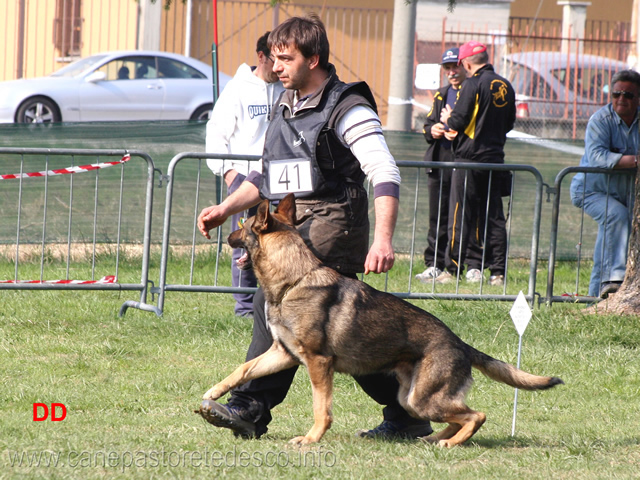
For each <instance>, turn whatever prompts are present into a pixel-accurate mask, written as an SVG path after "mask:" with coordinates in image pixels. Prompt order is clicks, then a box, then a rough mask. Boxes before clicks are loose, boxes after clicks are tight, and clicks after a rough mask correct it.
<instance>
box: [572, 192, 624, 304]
mask: <svg viewBox="0 0 640 480" xmlns="http://www.w3.org/2000/svg"><path fill="white" fill-rule="evenodd" d="M584 211H585V212H587V214H588V215H589V216H590V217H591V218H593V219H594V220H595V221H596V222H598V235H597V237H596V244H595V247H594V251H593V270H592V271H591V281H590V282H589V295H590V296H592V297H599V296H600V286H601V284H602V283H604V282H621V281H623V280H624V274H625V269H626V265H627V251H628V248H629V236H630V234H631V212H632V211H633V207H630V208H629V207H626V206H625V205H623V204H622V203H620V202H619V201H618V200H616V199H615V198H613V197H609V198H607V195H605V194H601V193H591V194H588V195H586V196H585V198H584Z"/></svg>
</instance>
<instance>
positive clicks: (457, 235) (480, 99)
mask: <svg viewBox="0 0 640 480" xmlns="http://www.w3.org/2000/svg"><path fill="white" fill-rule="evenodd" d="M458 63H459V64H460V65H462V66H463V67H464V69H465V71H466V72H467V79H466V80H465V82H464V83H463V85H462V88H461V89H460V93H459V95H458V101H457V102H456V104H455V107H454V108H453V109H452V108H451V107H450V106H449V105H447V106H445V108H443V110H442V114H441V116H440V121H441V122H442V123H444V124H447V125H448V126H449V128H450V129H451V130H454V131H456V132H458V133H457V135H456V136H455V138H454V140H453V152H454V161H457V162H478V163H504V144H505V142H506V139H507V133H508V132H509V131H510V130H511V129H512V128H513V126H514V124H515V120H516V96H515V92H514V90H513V87H512V86H511V84H510V83H509V81H508V80H507V79H505V78H503V77H501V76H500V75H498V74H497V73H496V72H495V70H494V69H493V66H492V65H491V64H490V63H489V55H488V54H487V47H486V46H485V45H484V44H482V43H480V42H476V41H471V42H467V43H465V44H464V45H462V46H461V47H460V50H459V53H458ZM505 177H507V175H502V174H499V172H493V174H492V173H491V172H490V171H488V170H461V169H456V170H454V171H453V174H452V179H451V194H450V204H449V212H450V214H449V226H448V230H449V232H448V233H449V241H448V244H447V252H446V263H447V270H448V271H452V270H455V269H461V268H462V265H463V264H464V262H465V254H466V251H467V246H468V244H469V238H470V236H471V235H473V234H475V227H474V226H476V225H478V224H480V225H483V224H484V222H485V221H486V231H487V237H486V243H485V245H484V248H485V259H486V262H485V264H486V265H487V266H488V267H489V269H490V270H491V277H490V279H489V284H490V285H503V284H504V274H505V268H506V256H507V232H506V228H505V223H506V221H505V216H504V209H503V205H502V195H503V192H504V189H503V188H502V187H503V186H504V185H502V183H507V185H506V186H507V187H510V175H509V176H508V178H509V179H508V180H506V179H505ZM490 178H491V182H490V181H489V180H490ZM490 183H491V188H489V184H490ZM465 184H466V185H465ZM487 205H488V207H487ZM487 208H488V210H487ZM485 212H486V214H485ZM485 215H486V218H484V217H485ZM481 238H482V233H481Z"/></svg>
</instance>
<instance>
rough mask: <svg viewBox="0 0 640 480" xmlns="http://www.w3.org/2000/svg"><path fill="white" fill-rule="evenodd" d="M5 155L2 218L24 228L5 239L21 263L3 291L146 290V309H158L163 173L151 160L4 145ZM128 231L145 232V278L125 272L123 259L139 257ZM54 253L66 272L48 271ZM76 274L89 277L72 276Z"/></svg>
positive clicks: (141, 243) (0, 283)
mask: <svg viewBox="0 0 640 480" xmlns="http://www.w3.org/2000/svg"><path fill="white" fill-rule="evenodd" d="M0 155H2V156H3V158H2V159H1V160H0V166H1V167H2V169H3V170H4V169H9V168H10V169H12V170H11V171H9V170H7V171H6V172H5V171H2V172H0V173H2V175H0V202H1V203H2V212H1V213H0V219H2V222H3V223H4V222H10V223H11V224H15V225H16V230H15V237H13V238H0V243H3V244H5V245H10V248H7V249H5V251H4V256H5V257H6V258H8V259H11V260H12V261H13V263H14V275H13V278H10V279H1V280H0V289H2V290H116V291H122V290H126V291H139V292H140V301H139V302H138V306H139V308H143V309H147V310H152V311H153V309H154V308H155V307H153V306H150V305H147V303H146V301H147V293H148V285H149V249H150V232H151V213H152V205H153V182H154V175H155V172H156V169H155V167H154V163H153V160H152V159H151V157H150V156H149V155H147V154H146V153H144V152H140V151H135V150H131V151H127V150H95V149H91V150H86V149H45V148H0ZM114 157H115V159H116V160H115V161H114ZM140 160H141V161H142V162H140ZM114 192H117V193H114ZM89 199H91V200H92V202H89V201H88V200H89ZM5 224H7V223H5ZM125 229H127V238H131V237H132V235H131V234H129V233H128V232H129V231H131V232H137V233H138V236H137V237H136V238H137V239H138V240H137V243H138V245H137V247H138V248H137V249H136V252H135V256H136V257H139V258H140V262H141V267H140V281H139V282H134V281H131V282H122V281H121V279H120V278H119V277H118V274H119V265H120V262H121V261H122V259H121V257H123V256H125V255H126V256H129V257H130V256H131V255H130V254H132V252H129V250H130V249H131V245H129V244H128V245H127V246H125V245H123V243H122V242H121V240H122V235H123V234H124V230H125ZM3 232H5V230H3ZM3 236H4V234H3ZM104 254H108V255H110V256H115V260H114V264H113V265H109V266H108V267H104V266H99V265H97V264H98V263H99V262H98V261H97V259H98V258H99V257H101V256H104ZM52 257H53V258H59V259H62V260H63V262H64V264H65V267H66V268H65V272H64V274H57V273H56V272H54V273H52V272H50V271H48V270H47V266H48V264H49V260H50V259H51V258H52ZM27 258H30V259H32V260H33V261H32V262H27V261H23V260H25V259H27ZM36 259H37V263H38V266H39V268H38V270H37V271H36V269H35V268H33V264H35V263H36V261H35V260H36ZM100 268H103V269H104V268H109V269H112V270H109V271H103V272H99V271H98V270H99V269H100ZM72 271H73V273H74V275H75V274H78V275H80V276H86V277H88V278H86V277H85V278H75V279H74V278H71V273H72ZM26 275H31V276H33V277H36V278H35V279H34V278H29V277H27V278H25V276H26ZM51 275H56V276H57V275H59V276H61V277H63V278H55V277H54V278H51Z"/></svg>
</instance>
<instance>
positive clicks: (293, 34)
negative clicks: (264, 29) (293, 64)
mask: <svg viewBox="0 0 640 480" xmlns="http://www.w3.org/2000/svg"><path fill="white" fill-rule="evenodd" d="M268 44H269V48H270V49H271V48H273V47H278V48H279V49H282V48H286V47H292V46H294V47H296V48H297V49H298V50H300V53H302V55H303V56H304V58H310V57H312V56H313V55H318V57H319V60H318V63H319V66H320V68H322V69H323V70H327V69H328V68H329V39H328V38H327V31H326V29H325V28H324V24H323V23H322V20H320V17H318V15H316V14H315V13H312V14H310V15H308V16H306V17H291V18H289V19H287V20H285V21H284V22H282V23H281V24H280V25H278V26H277V27H276V28H274V29H273V31H272V32H271V35H269V41H268Z"/></svg>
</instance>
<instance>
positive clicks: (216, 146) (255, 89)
mask: <svg viewBox="0 0 640 480" xmlns="http://www.w3.org/2000/svg"><path fill="white" fill-rule="evenodd" d="M283 90H284V87H283V86H282V83H280V82H279V81H278V82H275V83H267V82H265V81H264V80H262V79H260V78H258V77H257V76H256V75H254V74H253V69H252V68H251V67H250V66H249V65H247V64H246V63H243V64H242V65H240V67H238V71H237V72H236V74H235V76H234V77H233V79H232V80H231V81H229V83H227V85H226V86H225V88H224V90H223V91H222V93H221V94H220V97H219V98H218V101H217V102H216V104H215V107H214V108H213V112H212V113H211V118H210V119H209V121H208V122H207V132H206V152H207V153H231V154H233V155H262V150H263V147H264V136H265V133H266V131H267V126H268V125H269V117H270V115H271V109H272V108H273V105H274V104H275V103H276V101H277V100H278V98H279V97H280V94H281V93H282V91H283ZM250 163H251V166H250V167H249V164H250ZM207 166H208V167H209V168H210V169H211V171H212V172H213V173H214V174H215V175H224V174H225V173H226V172H227V171H229V170H231V169H235V170H236V171H237V172H238V173H241V174H243V175H245V176H246V175H248V173H249V171H250V170H258V171H261V169H262V163H261V162H248V161H242V160H214V159H208V160H207Z"/></svg>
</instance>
